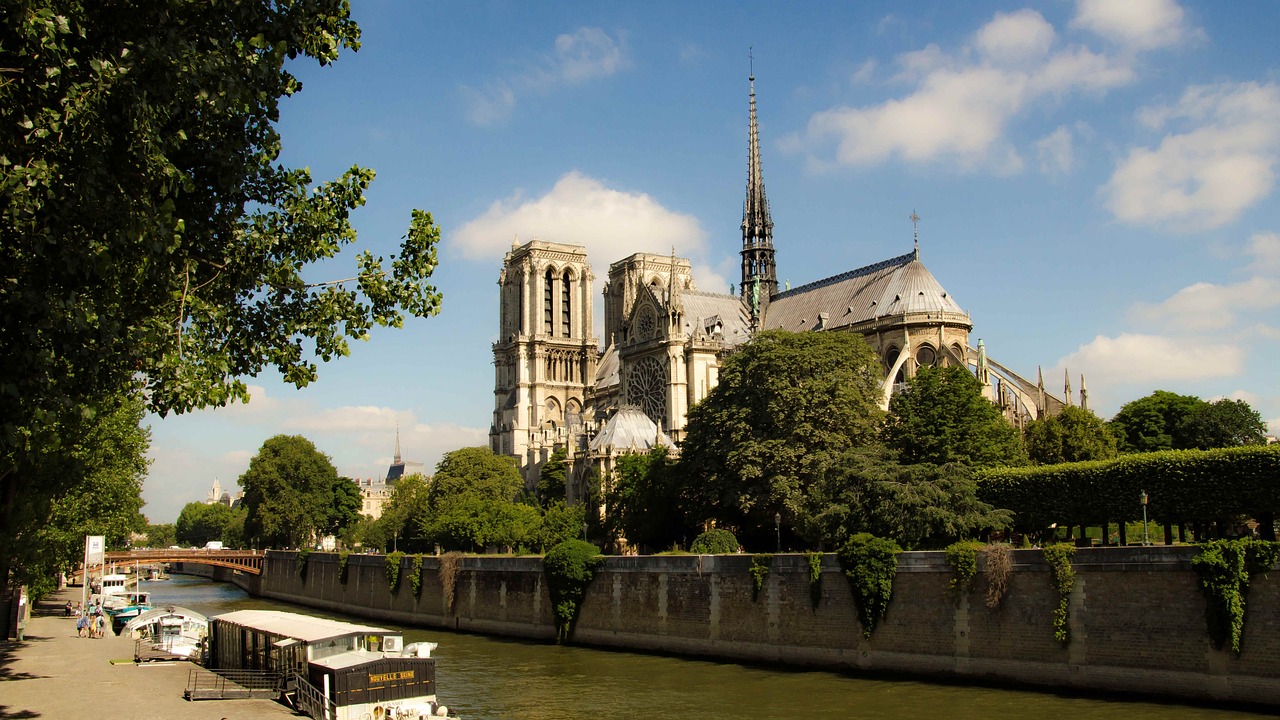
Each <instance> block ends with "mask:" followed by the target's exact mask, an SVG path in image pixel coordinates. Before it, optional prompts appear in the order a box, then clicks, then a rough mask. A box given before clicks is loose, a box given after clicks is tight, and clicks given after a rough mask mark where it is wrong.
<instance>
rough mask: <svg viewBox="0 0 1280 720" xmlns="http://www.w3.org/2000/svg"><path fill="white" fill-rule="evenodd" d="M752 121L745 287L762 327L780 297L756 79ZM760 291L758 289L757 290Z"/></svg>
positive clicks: (745, 225) (744, 227)
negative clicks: (773, 300) (773, 301)
mask: <svg viewBox="0 0 1280 720" xmlns="http://www.w3.org/2000/svg"><path fill="white" fill-rule="evenodd" d="M749 82H750V83H751V84H750V88H751V96H750V98H751V120H750V130H749V145H750V147H749V149H748V156H747V199H746V202H744V203H743V206H742V285H741V293H742V297H743V298H744V299H746V298H748V297H751V296H752V295H753V294H755V295H756V297H757V300H756V301H754V302H752V303H751V324H752V326H753V327H759V326H760V324H761V319H762V317H763V315H764V311H765V308H766V307H768V304H769V299H770V298H772V297H773V296H774V295H776V294H777V293H778V274H777V268H776V266H775V265H774V260H773V218H772V217H770V215H769V201H768V199H767V198H766V197H765V194H764V172H763V171H762V170H761V167H760V130H759V126H758V124H757V123H756V76H755V74H754V73H752V74H751V75H750V76H749ZM756 288H758V289H756Z"/></svg>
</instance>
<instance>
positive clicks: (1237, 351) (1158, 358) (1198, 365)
mask: <svg viewBox="0 0 1280 720" xmlns="http://www.w3.org/2000/svg"><path fill="white" fill-rule="evenodd" d="M1244 359H1245V353H1244V351H1243V349H1241V348H1240V347H1238V346H1235V345H1230V344H1225V343H1214V342H1200V341H1196V340H1194V339H1190V338H1171V337H1164V336H1160V335H1141V334H1133V333H1124V334H1121V335H1119V336H1117V337H1107V336H1105V335H1099V336H1097V337H1095V338H1094V339H1093V341H1092V342H1089V343H1087V344H1085V345H1081V346H1080V347H1079V348H1078V349H1077V350H1076V351H1075V352H1073V353H1071V354H1069V355H1067V356H1066V357H1064V358H1062V359H1061V360H1059V361H1058V367H1059V368H1064V367H1065V368H1071V370H1072V371H1073V372H1075V371H1077V369H1078V370H1079V371H1083V372H1085V373H1087V375H1088V376H1089V377H1091V378H1095V379H1098V378H1103V379H1105V381H1106V383H1107V384H1109V385H1110V384H1123V383H1146V384H1149V383H1159V382H1165V381H1171V380H1181V381H1190V380H1202V379H1206V378H1218V377H1232V376H1235V375H1238V374H1240V372H1241V371H1242V369H1243V368H1244Z"/></svg>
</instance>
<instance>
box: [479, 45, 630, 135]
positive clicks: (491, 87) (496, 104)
mask: <svg viewBox="0 0 1280 720" xmlns="http://www.w3.org/2000/svg"><path fill="white" fill-rule="evenodd" d="M628 65H629V60H628V58H627V48H626V43H625V41H624V38H623V37H622V36H621V35H619V36H618V37H616V38H615V37H613V36H611V35H609V33H607V32H605V31H604V30H602V29H600V28H595V27H583V28H579V29H578V30H576V31H574V32H572V33H565V34H563V35H558V36H556V39H555V43H554V46H553V50H552V51H551V52H550V53H548V54H544V55H542V56H541V57H539V58H537V59H535V60H531V61H529V63H528V66H529V68H530V69H528V70H525V71H523V72H521V73H518V74H514V75H511V76H508V77H502V78H496V79H493V80H490V81H489V82H487V83H483V84H482V85H481V86H480V87H475V86H472V85H466V84H463V85H460V86H459V92H460V94H461V95H462V102H463V105H464V107H465V108H466V113H467V119H468V120H470V121H471V122H472V123H474V124H476V125H497V124H500V123H502V122H504V121H506V120H507V118H509V117H510V116H511V114H512V113H513V112H514V111H515V109H516V105H517V104H518V101H519V98H520V97H521V96H523V95H527V94H529V93H531V92H549V91H550V90H552V89H554V88H557V87H564V86H569V85H579V84H581V83H585V82H588V81H590V80H596V79H599V78H604V77H609V76H611V75H614V74H617V73H618V72H621V71H622V70H624V69H626V68H627V67H628Z"/></svg>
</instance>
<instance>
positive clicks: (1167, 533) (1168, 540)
mask: <svg viewBox="0 0 1280 720" xmlns="http://www.w3.org/2000/svg"><path fill="white" fill-rule="evenodd" d="M1179 529H1181V528H1179ZM1164 544H1165V545H1172V544H1173V525H1172V524H1171V523H1165V524H1164Z"/></svg>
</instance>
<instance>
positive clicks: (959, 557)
mask: <svg viewBox="0 0 1280 720" xmlns="http://www.w3.org/2000/svg"><path fill="white" fill-rule="evenodd" d="M982 548H983V545H982V543H980V542H976V541H974V540H961V541H960V542H957V543H952V544H951V545H948V546H947V549H946V554H947V564H948V565H950V566H951V580H950V581H949V582H948V583H947V587H949V588H951V589H952V590H955V591H956V592H957V593H959V594H962V595H963V594H965V593H967V592H969V591H970V590H972V589H973V579H974V578H975V577H977V575H978V551H979V550H981V549H982Z"/></svg>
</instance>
